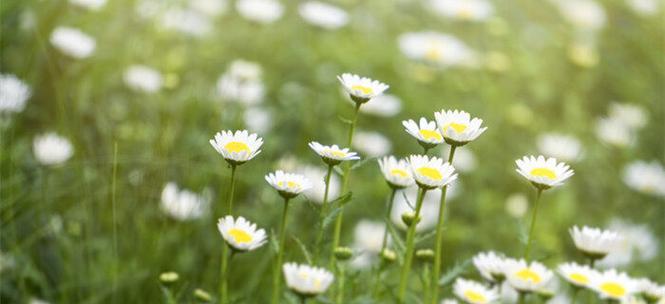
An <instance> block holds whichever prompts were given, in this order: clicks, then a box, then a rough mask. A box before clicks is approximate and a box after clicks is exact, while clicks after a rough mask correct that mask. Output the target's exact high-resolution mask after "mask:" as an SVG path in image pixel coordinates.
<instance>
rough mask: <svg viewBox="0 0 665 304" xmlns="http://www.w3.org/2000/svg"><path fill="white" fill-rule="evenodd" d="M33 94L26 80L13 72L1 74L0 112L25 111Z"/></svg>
mask: <svg viewBox="0 0 665 304" xmlns="http://www.w3.org/2000/svg"><path fill="white" fill-rule="evenodd" d="M31 95H32V91H31V90H30V87H29V86H28V85H27V84H26V83H25V82H23V81H22V80H20V79H18V78H17V77H16V76H14V75H11V74H0V114H2V113H5V112H7V113H18V112H21V111H23V109H25V104H26V102H27V101H28V99H29V98H30V96H31Z"/></svg>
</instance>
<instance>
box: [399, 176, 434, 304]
mask: <svg viewBox="0 0 665 304" xmlns="http://www.w3.org/2000/svg"><path fill="white" fill-rule="evenodd" d="M426 192H427V190H426V189H423V188H421V189H420V190H419V191H418V199H417V200H416V212H415V220H414V222H413V223H411V225H409V229H408V231H407V234H406V253H405V256H404V265H403V266H402V272H401V275H400V279H399V291H398V294H397V299H398V301H397V302H398V303H400V304H403V303H404V302H405V301H404V300H405V297H406V286H407V283H408V282H409V272H410V271H411V262H412V260H413V252H414V251H415V246H414V242H415V238H416V225H417V220H418V218H419V217H420V208H421V207H422V205H423V197H425V193H426Z"/></svg>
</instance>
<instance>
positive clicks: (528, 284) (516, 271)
mask: <svg viewBox="0 0 665 304" xmlns="http://www.w3.org/2000/svg"><path fill="white" fill-rule="evenodd" d="M504 267H505V268H504V271H505V274H506V280H507V281H508V284H510V286H511V287H513V288H514V289H516V290H518V291H520V292H535V291H538V290H542V289H543V288H544V287H545V286H546V285H547V284H548V283H549V282H550V280H551V279H552V276H553V274H552V272H551V271H550V270H549V269H547V268H546V267H545V266H543V264H540V263H538V262H531V263H528V262H526V261H525V260H508V261H506V264H505V266H504Z"/></svg>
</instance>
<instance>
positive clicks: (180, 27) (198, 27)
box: [160, 7, 214, 37]
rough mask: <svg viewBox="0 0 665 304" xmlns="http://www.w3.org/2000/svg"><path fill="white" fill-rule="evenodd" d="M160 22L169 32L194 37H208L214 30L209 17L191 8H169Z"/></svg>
mask: <svg viewBox="0 0 665 304" xmlns="http://www.w3.org/2000/svg"><path fill="white" fill-rule="evenodd" d="M160 22H161V25H162V26H163V27H164V28H165V29H167V30H173V31H177V32H179V33H182V34H184V35H187V36H192V37H203V36H206V35H208V34H210V32H212V30H213V28H214V27H213V23H212V21H211V20H210V18H209V17H208V15H205V14H203V13H202V12H200V11H198V10H195V9H191V8H179V7H169V8H168V9H167V10H166V11H165V12H164V14H163V15H162V16H161V19H160Z"/></svg>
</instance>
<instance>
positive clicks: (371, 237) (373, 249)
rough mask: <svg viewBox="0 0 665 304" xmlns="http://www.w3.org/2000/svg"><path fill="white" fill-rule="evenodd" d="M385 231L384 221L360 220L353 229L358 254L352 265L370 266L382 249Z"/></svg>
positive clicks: (361, 267) (354, 246) (357, 266)
mask: <svg viewBox="0 0 665 304" xmlns="http://www.w3.org/2000/svg"><path fill="white" fill-rule="evenodd" d="M385 233H387V231H386V224H385V223H384V222H380V221H370V220H364V219H363V220H360V221H359V222H358V224H356V227H355V228H354V230H353V249H354V250H353V251H354V252H357V253H358V254H356V255H355V256H354V257H353V260H351V265H352V266H353V267H355V268H359V269H364V268H367V267H368V266H370V265H371V264H372V262H373V261H374V260H375V259H376V258H377V257H378V254H379V252H380V251H381V246H382V245H383V236H384V234H385Z"/></svg>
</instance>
